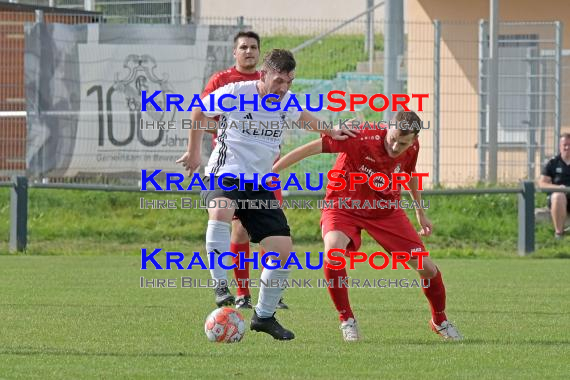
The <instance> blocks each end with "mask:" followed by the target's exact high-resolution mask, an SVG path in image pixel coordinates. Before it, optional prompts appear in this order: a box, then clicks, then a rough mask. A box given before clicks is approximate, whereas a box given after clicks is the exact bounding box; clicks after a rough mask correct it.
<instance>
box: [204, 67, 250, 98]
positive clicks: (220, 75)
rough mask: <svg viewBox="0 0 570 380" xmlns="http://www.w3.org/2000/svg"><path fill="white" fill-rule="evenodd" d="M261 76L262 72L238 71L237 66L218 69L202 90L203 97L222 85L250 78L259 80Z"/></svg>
mask: <svg viewBox="0 0 570 380" xmlns="http://www.w3.org/2000/svg"><path fill="white" fill-rule="evenodd" d="M259 78H261V73H260V72H259V71H256V72H255V73H252V74H246V73H240V72H239V71H237V69H236V67H235V66H234V67H231V68H229V69H227V70H223V71H218V72H217V73H215V74H214V75H212V77H211V78H210V80H209V81H208V84H207V85H206V87H205V88H204V91H202V95H201V98H202V99H203V98H204V97H205V96H207V95H210V93H212V92H214V91H216V90H217V89H218V88H220V87H224V86H225V85H226V84H229V83H234V82H246V81H250V80H258V79H259Z"/></svg>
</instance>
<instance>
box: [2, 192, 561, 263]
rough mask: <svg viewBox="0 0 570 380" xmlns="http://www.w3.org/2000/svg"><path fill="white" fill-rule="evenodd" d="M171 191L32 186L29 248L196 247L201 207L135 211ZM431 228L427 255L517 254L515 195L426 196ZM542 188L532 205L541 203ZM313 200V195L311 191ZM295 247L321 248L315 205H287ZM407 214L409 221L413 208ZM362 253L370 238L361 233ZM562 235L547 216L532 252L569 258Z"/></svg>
mask: <svg viewBox="0 0 570 380" xmlns="http://www.w3.org/2000/svg"><path fill="white" fill-rule="evenodd" d="M183 196H188V195H182V194H176V193H174V194H173V193H163V194H157V193H116V192H114V193H113V192H111V193H107V192H97V191H75V190H46V189H31V190H30V193H29V212H28V215H29V216H28V229H29V245H28V250H27V252H26V254H28V255H108V254H112V255H136V254H138V253H140V248H141V246H142V245H147V246H149V244H153V245H155V246H161V247H163V248H167V249H176V250H182V251H184V252H188V251H193V250H203V249H204V248H203V246H204V235H205V231H206V227H205V226H206V221H207V215H206V212H205V211H203V210H182V209H177V210H141V209H140V206H139V198H140V197H145V198H149V199H178V200H180V198H181V197H183ZM424 198H425V199H426V200H429V201H430V208H429V210H427V215H428V217H429V218H430V219H431V220H432V222H433V223H434V226H435V227H434V234H433V236H431V237H430V238H428V239H425V244H426V247H427V249H428V250H429V251H430V254H431V255H432V256H434V257H471V258H481V257H492V258H500V257H517V252H516V248H517V198H516V196H515V195H510V194H496V195H482V196H430V197H424ZM544 198H545V195H544V194H539V195H538V196H537V200H536V205H537V207H542V206H543V205H544V204H545V200H544ZM313 199H314V200H316V199H318V198H316V197H315V198H313ZM9 205H10V202H9V192H8V190H7V189H0V254H6V253H7V250H8V236H9V223H10V207H9ZM286 214H287V217H288V219H289V223H290V226H291V231H292V234H293V241H294V243H295V249H297V250H298V248H297V247H299V246H302V247H304V248H305V249H307V250H310V251H316V250H321V249H322V243H321V237H320V227H319V218H320V213H319V212H318V210H300V209H290V210H286ZM411 217H412V220H413V221H414V222H415V218H414V217H413V214H412V215H411ZM363 243H364V248H363V249H364V250H365V252H369V251H371V250H377V248H378V247H377V245H376V244H375V243H374V242H373V241H372V240H371V239H370V238H368V236H366V235H365V238H364V240H363ZM569 245H570V244H569V243H568V239H566V240H565V241H555V240H554V239H553V230H552V225H551V224H550V223H541V224H538V225H537V226H536V247H537V251H536V252H535V253H534V254H533V255H532V256H533V257H559V258H568V257H570V249H569ZM372 252H373V251H372Z"/></svg>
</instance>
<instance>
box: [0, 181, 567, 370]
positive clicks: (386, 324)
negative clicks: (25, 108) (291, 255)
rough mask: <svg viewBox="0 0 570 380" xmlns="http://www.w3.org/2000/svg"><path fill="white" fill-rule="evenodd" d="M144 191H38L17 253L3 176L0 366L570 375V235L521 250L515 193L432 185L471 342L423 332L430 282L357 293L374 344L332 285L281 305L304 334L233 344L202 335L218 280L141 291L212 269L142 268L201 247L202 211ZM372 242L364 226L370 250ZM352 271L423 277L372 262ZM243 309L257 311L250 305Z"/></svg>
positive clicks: (309, 220) (547, 237) (299, 231)
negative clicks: (348, 333) (153, 204)
mask: <svg viewBox="0 0 570 380" xmlns="http://www.w3.org/2000/svg"><path fill="white" fill-rule="evenodd" d="M140 196H141V194H138V193H102V192H92V191H69V190H38V189H31V190H30V197H29V240H30V244H29V248H28V250H27V251H26V252H25V253H21V254H17V255H13V254H8V253H7V245H8V244H7V242H8V231H9V202H8V200H9V198H8V191H7V190H6V189H0V289H1V291H0V321H2V323H0V379H11V378H36V379H46V378H57V379H59V378H69V379H77V378H82V379H87V378H141V379H143V378H145V379H146V378H153V379H154V378H168V379H171V378H219V377H222V376H223V377H231V378H248V377H249V378H251V377H262V378H265V377H270V378H274V379H290V378H298V379H305V378H323V379H329V378H347V377H355V378H380V377H383V378H412V377H413V378H417V377H420V376H421V377H431V378H501V379H503V378H529V379H530V378H567V374H568V373H570V361H569V360H568V357H570V329H569V328H568V326H570V312H569V311H570V296H569V294H570V282H569V281H568V272H569V271H570V261H569V260H565V259H563V258H568V257H569V255H570V250H569V244H568V240H567V239H566V240H563V241H559V242H556V241H554V240H553V239H552V227H551V226H550V224H548V223H546V224H539V225H537V235H536V240H537V252H536V253H534V254H533V255H531V256H530V257H524V258H520V257H518V256H517V254H516V239H517V235H516V234H517V229H516V220H517V219H516V213H517V208H516V197H514V196H511V195H489V196H453V197H450V196H447V197H444V196H432V197H429V200H430V201H431V206H430V209H429V210H428V215H429V217H430V218H431V219H432V221H433V222H434V224H435V226H436V228H435V230H434V236H432V237H431V238H429V239H426V246H427V248H428V250H429V251H430V255H431V256H432V257H435V258H436V261H437V263H438V264H439V266H440V268H441V269H442V272H443V275H444V279H445V281H446V284H447V290H448V312H449V316H450V318H451V319H452V320H454V321H455V322H456V323H457V325H458V327H459V328H460V329H461V331H462V333H463V334H464V335H465V336H466V338H467V339H466V340H465V341H464V342H462V343H451V344H450V342H442V341H440V339H439V337H438V336H436V335H435V334H433V333H432V332H431V331H430V330H429V329H428V326H427V321H428V319H429V312H428V307H427V302H426V301H425V299H424V297H423V295H422V293H421V290H420V289H417V288H415V289H412V288H408V289H402V288H399V289H370V288H368V289H352V290H351V295H352V300H353V306H354V309H355V312H356V314H357V316H358V318H359V319H360V324H361V329H362V330H363V333H364V336H365V341H363V342H361V343H358V344H352V345H348V346H347V345H346V344H345V343H344V342H343V341H342V339H341V335H340V331H339V330H338V320H337V317H336V314H335V312H334V310H333V307H332V304H331V302H330V300H329V298H328V295H327V292H326V290H325V289H322V288H321V289H319V288H313V289H299V288H291V289H288V290H287V293H286V300H287V303H288V304H290V306H291V310H289V311H282V312H281V311H280V312H279V314H278V317H279V318H280V320H281V321H282V322H283V324H284V325H285V326H286V327H289V328H291V329H292V330H293V331H294V332H295V333H296V335H297V339H296V340H294V341H292V342H277V341H273V340H272V339H271V338H270V337H268V336H266V335H264V334H258V333H252V332H249V331H248V332H247V333H246V336H245V338H244V340H243V341H242V342H241V343H239V344H235V345H223V344H213V343H209V342H207V340H206V338H205V335H204V333H203V322H204V319H205V317H206V315H207V314H208V313H209V312H210V311H211V310H212V309H213V308H214V306H213V302H212V298H213V297H212V292H211V290H210V289H181V288H176V289H140V288H139V279H140V276H141V275H143V276H145V277H147V278H177V279H180V277H181V276H191V277H195V278H207V277H208V272H206V271H202V270H193V271H174V270H173V271H156V270H148V271H141V270H140V269H139V268H140V258H139V257H138V255H140V249H141V248H142V247H147V248H157V247H160V248H164V249H166V250H176V251H182V252H185V253H190V252H192V251H194V250H203V245H204V231H205V222H206V213H205V212H203V211H196V210H191V211H189V210H180V209H178V210H140V209H139V197H140ZM143 196H144V197H148V198H155V199H156V198H163V199H164V198H171V199H176V198H180V195H176V194H169V195H164V194H162V195H161V194H144V195H143ZM541 197H542V195H539V197H538V199H537V206H538V205H541V204H542V203H543V202H544V199H543V197H542V198H541ZM287 214H288V217H289V221H290V224H291V228H292V232H293V237H294V242H295V249H296V250H297V251H317V250H321V249H322V243H321V242H320V239H319V227H318V218H319V213H318V212H317V211H316V210H287ZM254 248H255V247H254ZM377 249H378V247H377V246H376V245H375V244H373V242H372V241H371V240H370V238H368V237H366V236H365V239H364V245H363V249H362V250H363V251H364V252H368V253H370V252H373V251H375V250H377ZM537 258H542V259H543V260H537ZM350 275H351V276H352V277H353V278H359V279H362V280H363V279H365V278H369V279H372V278H379V277H384V278H386V277H390V278H391V277H397V278H409V279H410V280H411V279H413V278H416V277H415V274H414V273H410V272H408V271H404V270H400V271H397V272H394V271H382V272H380V273H378V272H376V271H373V270H372V269H370V268H366V267H365V266H364V265H360V266H359V267H358V268H357V270H355V271H352V272H351V273H350ZM293 277H294V278H312V279H313V281H315V282H314V283H316V279H317V278H321V277H322V273H321V272H320V271H318V272H313V271H306V270H296V271H294V272H293ZM252 278H259V272H258V271H254V272H253V273H252ZM178 281H179V280H178ZM178 283H179V282H178ZM253 295H254V300H255V299H256V296H257V289H254V290H253ZM244 315H245V317H246V320H249V318H250V317H251V312H250V311H246V312H245V313H244ZM260 374H262V375H260Z"/></svg>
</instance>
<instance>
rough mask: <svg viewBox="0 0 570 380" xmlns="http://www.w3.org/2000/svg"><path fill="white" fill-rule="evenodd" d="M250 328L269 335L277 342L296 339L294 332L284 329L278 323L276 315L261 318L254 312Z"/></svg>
mask: <svg viewBox="0 0 570 380" xmlns="http://www.w3.org/2000/svg"><path fill="white" fill-rule="evenodd" d="M249 327H250V329H251V330H253V331H258V332H264V333H266V334H269V335H271V336H272V337H273V338H275V339H277V340H291V339H295V334H293V332H292V331H289V330H287V329H285V328H283V326H281V325H280V324H279V322H277V319H275V314H273V315H272V316H271V317H269V318H261V317H259V316H258V315H257V312H256V311H254V312H253V317H252V318H251V324H250V326H249Z"/></svg>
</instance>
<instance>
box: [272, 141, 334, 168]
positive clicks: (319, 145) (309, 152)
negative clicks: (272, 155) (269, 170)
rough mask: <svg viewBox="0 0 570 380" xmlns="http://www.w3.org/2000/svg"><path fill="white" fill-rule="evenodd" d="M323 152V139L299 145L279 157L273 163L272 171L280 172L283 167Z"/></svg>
mask: <svg viewBox="0 0 570 380" xmlns="http://www.w3.org/2000/svg"><path fill="white" fill-rule="evenodd" d="M322 152H323V140H321V139H317V140H314V141H311V142H310V143H307V144H305V145H303V146H300V147H298V148H296V149H294V150H292V151H291V152H289V153H287V154H286V155H285V156H284V157H281V158H280V159H279V161H277V162H276V163H275V164H273V171H274V172H275V173H278V172H280V171H281V170H283V169H286V168H288V167H289V166H291V165H293V164H295V163H297V162H299V161H301V160H302V159H304V158H307V157H309V156H314V155H315V154H319V153H322Z"/></svg>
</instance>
